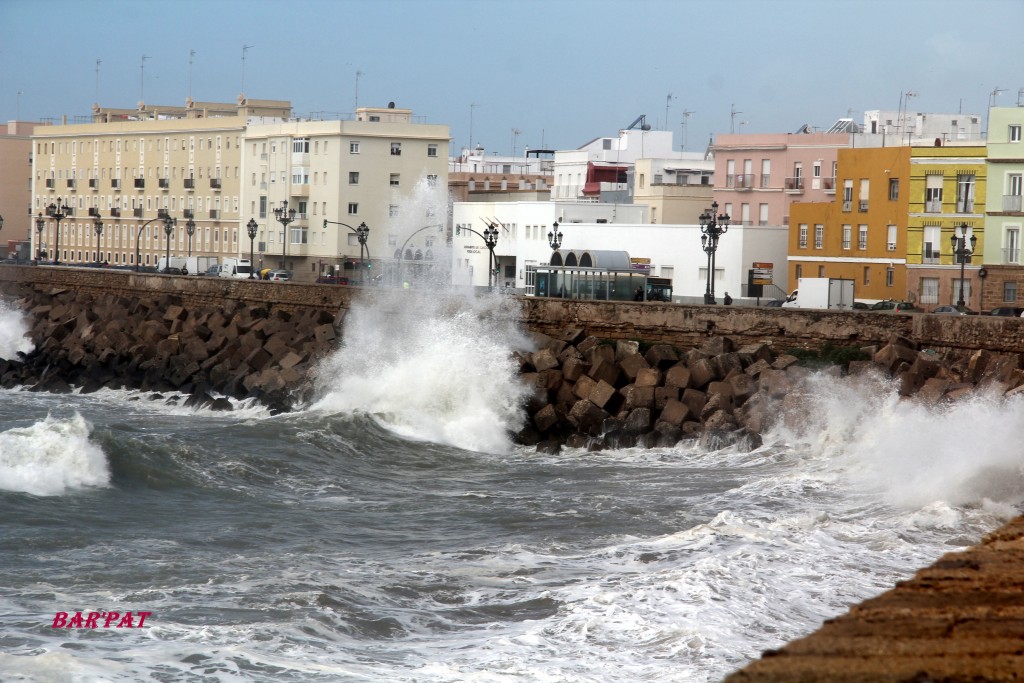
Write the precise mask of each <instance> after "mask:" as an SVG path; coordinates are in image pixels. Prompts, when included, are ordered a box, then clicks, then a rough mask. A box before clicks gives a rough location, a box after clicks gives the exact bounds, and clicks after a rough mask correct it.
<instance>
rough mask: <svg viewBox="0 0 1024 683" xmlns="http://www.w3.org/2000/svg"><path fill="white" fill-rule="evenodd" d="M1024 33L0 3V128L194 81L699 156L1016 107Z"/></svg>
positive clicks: (932, 1) (207, 2) (494, 2)
mask: <svg viewBox="0 0 1024 683" xmlns="http://www.w3.org/2000/svg"><path fill="white" fill-rule="evenodd" d="M1022 27H1024V0H972V1H970V2H968V1H967V0H956V1H950V0H514V1H510V0H290V1H282V0H274V1H269V0H245V1H244V2H243V1H241V0H130V1H127V2H126V1H123V0H48V1H46V2H39V0H0V120H5V121H6V120H11V119H15V118H18V119H20V120H28V121H36V120H41V119H46V118H58V117H60V116H62V115H65V114H66V115H68V116H72V117H74V116H87V115H88V114H89V112H90V108H91V106H92V104H93V102H97V101H98V102H99V103H100V104H101V105H103V106H107V107H134V106H136V104H137V103H138V101H139V100H140V98H141V99H143V100H144V101H145V102H146V103H148V104H150V105H156V104H169V105H182V104H183V103H184V101H185V99H186V98H187V97H188V96H189V93H190V80H191V96H192V98H193V99H195V100H199V101H216V102H233V101H234V100H235V99H236V98H237V96H238V95H239V93H240V92H242V91H243V87H244V92H245V93H246V95H248V96H249V97H251V98H253V99H284V100H291V102H292V104H293V107H294V112H295V114H296V115H299V116H305V115H307V114H309V113H312V112H342V113H350V112H352V111H353V110H354V108H355V106H356V103H357V102H358V104H359V106H387V103H388V102H390V101H393V102H395V104H396V106H398V107H401V108H408V109H412V110H413V112H414V114H415V115H417V116H418V117H422V118H420V119H418V120H420V121H422V122H426V123H437V124H446V125H448V126H450V129H451V135H452V138H453V144H452V148H453V151H457V150H458V149H459V148H461V147H464V146H467V145H469V143H470V134H471V133H472V141H473V144H474V145H475V144H477V143H479V144H482V145H483V146H484V147H485V148H487V149H488V151H490V152H493V153H497V154H511V153H512V152H513V149H514V150H515V152H516V153H517V154H522V152H523V149H524V147H526V146H529V147H531V148H533V149H537V148H541V147H545V148H551V149H571V148H576V147H579V146H580V145H582V144H584V143H586V142H587V141H588V140H591V139H593V138H595V137H600V136H607V135H615V134H616V133H617V131H618V130H619V129H621V128H625V127H627V126H629V125H630V124H631V123H632V122H633V121H634V120H635V119H636V118H637V117H638V116H640V115H641V114H643V115H646V117H647V123H648V124H650V125H651V126H652V127H654V128H655V129H665V128H668V129H671V130H672V131H673V132H674V133H675V135H676V140H675V148H676V149H677V150H680V149H682V144H683V131H684V125H683V122H684V121H685V122H686V123H685V135H686V149H687V150H688V151H700V150H703V149H704V147H705V146H706V144H707V141H708V139H709V138H710V137H712V136H714V135H718V134H720V133H729V132H730V131H734V132H737V133H738V132H744V133H755V132H794V131H796V130H797V129H798V128H799V127H800V126H801V125H803V124H805V123H808V124H810V125H812V126H816V127H823V128H828V127H829V126H831V124H832V123H834V122H835V121H836V120H837V119H839V118H841V117H846V116H853V117H854V118H855V119H856V120H857V121H858V122H859V121H861V120H862V115H863V112H864V111H865V110H869V109H892V110H895V109H896V108H897V107H898V106H899V103H900V99H901V94H902V93H905V92H907V91H913V92H916V93H917V95H916V96H915V97H912V98H909V105H910V109H911V110H917V111H923V112H959V111H962V112H965V113H977V114H981V115H984V113H985V111H986V109H987V108H988V104H989V102H990V101H991V100H994V101H995V103H996V104H997V105H1002V106H1011V105H1016V104H1017V102H1018V91H1020V90H1021V89H1022V88H1024V68H1022V67H1024V47H1022V42H1021V36H1022V31H1024V28H1022ZM246 46H249V47H248V48H247V49H244V48H245V47H246ZM192 51H194V55H192V54H191V53H192ZM243 54H244V56H245V59H244V62H243ZM144 57H145V59H143V58H144ZM97 60H99V62H100V64H99V66H98V78H97ZM190 60H191V66H190ZM243 66H244V68H243ZM997 87H998V88H1001V89H1005V92H1003V93H1001V94H999V95H997V96H995V97H994V98H993V96H992V92H993V91H994V90H995V89H996V88H997ZM1021 102H1022V104H1024V95H1022V96H1021ZM733 111H736V112H738V113H736V114H735V115H734V114H733V113H732V112H733ZM685 112H691V113H690V114H689V115H688V116H687V115H685ZM516 131H518V132H516Z"/></svg>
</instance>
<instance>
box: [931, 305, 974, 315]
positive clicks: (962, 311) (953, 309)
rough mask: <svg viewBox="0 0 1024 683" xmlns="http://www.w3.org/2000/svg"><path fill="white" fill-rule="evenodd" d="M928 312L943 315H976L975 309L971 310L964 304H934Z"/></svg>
mask: <svg viewBox="0 0 1024 683" xmlns="http://www.w3.org/2000/svg"><path fill="white" fill-rule="evenodd" d="M929 313H939V314H945V315H978V312H977V311H974V310H971V309H970V308H967V307H966V306H936V307H935V308H933V309H932V310H931V311H929Z"/></svg>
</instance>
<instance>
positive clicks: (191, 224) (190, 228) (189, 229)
mask: <svg viewBox="0 0 1024 683" xmlns="http://www.w3.org/2000/svg"><path fill="white" fill-rule="evenodd" d="M185 232H186V233H188V255H189V256H192V235H194V234H196V222H195V221H194V220H192V217H191V216H189V217H188V222H186V223H185Z"/></svg>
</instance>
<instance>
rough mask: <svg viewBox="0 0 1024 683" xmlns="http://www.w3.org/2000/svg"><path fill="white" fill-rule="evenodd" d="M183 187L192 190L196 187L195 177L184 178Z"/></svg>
mask: <svg viewBox="0 0 1024 683" xmlns="http://www.w3.org/2000/svg"><path fill="white" fill-rule="evenodd" d="M185 189H186V190H194V189H196V179H195V178H185Z"/></svg>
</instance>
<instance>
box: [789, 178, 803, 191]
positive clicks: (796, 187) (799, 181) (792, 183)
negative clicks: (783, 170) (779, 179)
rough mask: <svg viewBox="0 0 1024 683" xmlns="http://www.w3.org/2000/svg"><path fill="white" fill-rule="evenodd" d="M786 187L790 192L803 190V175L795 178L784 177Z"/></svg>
mask: <svg viewBox="0 0 1024 683" xmlns="http://www.w3.org/2000/svg"><path fill="white" fill-rule="evenodd" d="M785 187H786V189H787V190H789V191H790V192H803V191H804V179H803V176H799V177H796V178H786V185H785Z"/></svg>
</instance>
